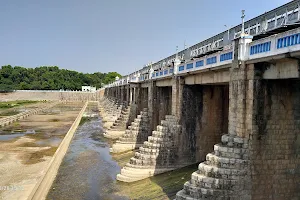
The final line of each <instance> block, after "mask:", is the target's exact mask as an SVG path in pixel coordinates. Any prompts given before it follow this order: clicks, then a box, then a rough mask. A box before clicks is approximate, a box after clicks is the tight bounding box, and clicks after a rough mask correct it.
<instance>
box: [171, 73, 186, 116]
mask: <svg viewBox="0 0 300 200" xmlns="http://www.w3.org/2000/svg"><path fill="white" fill-rule="evenodd" d="M172 81H173V83H172V115H174V116H176V117H177V119H179V120H180V118H181V106H182V92H183V85H184V79H182V78H181V77H176V76H175V77H173V80H172Z"/></svg>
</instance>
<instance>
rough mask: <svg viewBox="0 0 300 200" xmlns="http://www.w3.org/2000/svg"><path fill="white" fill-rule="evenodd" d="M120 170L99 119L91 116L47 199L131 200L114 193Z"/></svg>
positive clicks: (80, 128) (75, 141)
mask: <svg viewBox="0 0 300 200" xmlns="http://www.w3.org/2000/svg"><path fill="white" fill-rule="evenodd" d="M119 172H120V167H119V166H118V164H117V163H116V162H115V161H114V160H113V159H112V158H111V155H110V154H109V146H108V144H107V142H105V141H104V139H103V136H102V124H101V121H100V119H99V118H98V117H97V118H90V120H89V121H87V122H85V123H84V124H83V125H82V126H80V127H79V128H78V129H77V131H76V133H75V136H74V138H73V141H72V143H71V145H70V147H69V150H68V152H67V154H66V156H65V158H64V160H63V162H62V164H61V166H60V168H59V171H58V175H57V177H56V180H55V181H54V183H53V185H52V189H51V190H50V192H49V194H48V196H47V199H48V200H50V199H51V200H52V199H53V200H57V199H72V200H84V199H86V200H98V199H99V200H102V199H103V200H109V199H111V200H113V199H114V200H123V199H128V198H126V197H121V196H118V195H116V194H115V192H116V191H117V188H116V174H118V173H119Z"/></svg>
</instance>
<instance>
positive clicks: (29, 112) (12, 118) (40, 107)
mask: <svg viewBox="0 0 300 200" xmlns="http://www.w3.org/2000/svg"><path fill="white" fill-rule="evenodd" d="M58 103H59V102H58V101H55V102H52V103H41V104H38V105H37V108H32V109H29V110H26V111H24V112H22V113H19V114H16V115H13V116H8V117H5V118H1V119H0V127H4V126H7V125H9V124H11V123H13V122H16V121H18V120H21V119H24V118H26V117H29V116H31V115H35V114H38V113H39V112H42V111H45V110H47V109H50V108H52V107H54V106H55V105H57V104H58Z"/></svg>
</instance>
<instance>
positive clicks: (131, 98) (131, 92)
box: [129, 86, 133, 104]
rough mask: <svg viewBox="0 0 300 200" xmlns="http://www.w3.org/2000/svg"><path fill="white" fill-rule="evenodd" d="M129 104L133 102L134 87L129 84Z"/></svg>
mask: <svg viewBox="0 0 300 200" xmlns="http://www.w3.org/2000/svg"><path fill="white" fill-rule="evenodd" d="M129 93H130V94H129V104H132V101H133V88H132V87H130V86H129Z"/></svg>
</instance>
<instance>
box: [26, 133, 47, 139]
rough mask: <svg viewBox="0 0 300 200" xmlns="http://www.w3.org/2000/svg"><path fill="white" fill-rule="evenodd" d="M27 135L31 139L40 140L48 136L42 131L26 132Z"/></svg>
mask: <svg viewBox="0 0 300 200" xmlns="http://www.w3.org/2000/svg"><path fill="white" fill-rule="evenodd" d="M26 136H27V137H29V138H31V139H36V140H42V139H48V138H49V136H48V135H46V134H44V133H37V132H35V133H34V134H27V135H26Z"/></svg>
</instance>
